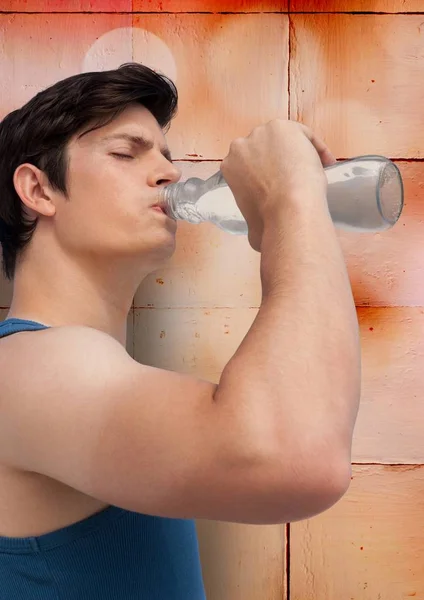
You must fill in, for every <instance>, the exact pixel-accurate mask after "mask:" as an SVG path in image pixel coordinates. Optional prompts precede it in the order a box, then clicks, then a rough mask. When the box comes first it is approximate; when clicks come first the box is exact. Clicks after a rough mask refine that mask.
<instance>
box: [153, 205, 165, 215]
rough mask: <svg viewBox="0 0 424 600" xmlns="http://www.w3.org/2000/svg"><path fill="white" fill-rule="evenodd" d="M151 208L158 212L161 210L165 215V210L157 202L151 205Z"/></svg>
mask: <svg viewBox="0 0 424 600" xmlns="http://www.w3.org/2000/svg"><path fill="white" fill-rule="evenodd" d="M152 209H153V210H156V211H158V212H161V213H162V214H164V215H166V212H165V210H164V209H163V208H162V207H161V206H159V205H158V204H155V205H154V206H152Z"/></svg>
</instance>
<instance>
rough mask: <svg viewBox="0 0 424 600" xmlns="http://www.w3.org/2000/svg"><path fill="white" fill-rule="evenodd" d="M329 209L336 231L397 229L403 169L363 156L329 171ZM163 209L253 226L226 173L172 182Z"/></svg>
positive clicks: (242, 230)
mask: <svg viewBox="0 0 424 600" xmlns="http://www.w3.org/2000/svg"><path fill="white" fill-rule="evenodd" d="M325 174H326V176H327V181H328V188H327V202H328V208H329V212H330V215H331V218H332V220H333V223H334V225H335V226H336V227H338V228H341V229H345V230H348V231H356V232H376V231H382V230H384V229H388V228H390V227H393V225H394V224H395V223H396V221H397V220H398V219H399V217H400V214H401V212H402V208H403V183H402V177H401V174H400V172H399V169H398V168H397V166H396V165H395V164H394V163H393V162H392V161H390V160H389V159H388V158H385V157H384V156H373V155H367V156H358V157H356V158H352V159H350V160H344V161H340V162H337V163H335V164H334V165H331V166H329V167H326V168H325ZM161 194H162V197H161V202H160V205H161V207H162V208H163V210H164V211H165V212H166V214H167V215H168V216H170V217H172V218H173V219H176V220H183V221H188V222H189V223H202V222H204V221H208V222H211V223H214V224H215V225H217V226H218V227H220V228H221V229H223V230H224V231H227V232H228V233H232V234H239V235H246V234H247V223H246V221H245V219H244V217H243V215H242V213H241V212H240V209H239V208H238V206H237V203H236V201H235V199H234V196H233V194H232V192H231V189H230V188H229V186H228V184H227V183H226V181H225V179H224V177H223V175H222V173H221V171H218V172H217V173H215V174H214V175H212V177H209V179H206V181H205V180H203V179H199V178H197V177H192V178H190V179H187V181H185V182H180V183H172V184H170V185H168V186H166V187H165V188H163V189H162V191H161Z"/></svg>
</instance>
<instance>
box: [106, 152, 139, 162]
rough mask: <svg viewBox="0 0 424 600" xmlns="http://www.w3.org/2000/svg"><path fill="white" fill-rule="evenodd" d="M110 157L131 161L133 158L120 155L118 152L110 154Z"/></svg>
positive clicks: (127, 155)
mask: <svg viewBox="0 0 424 600" xmlns="http://www.w3.org/2000/svg"><path fill="white" fill-rule="evenodd" d="M111 155H112V156H115V158H120V159H122V160H125V159H126V160H131V159H133V158H134V156H131V155H130V154H120V153H119V152H111Z"/></svg>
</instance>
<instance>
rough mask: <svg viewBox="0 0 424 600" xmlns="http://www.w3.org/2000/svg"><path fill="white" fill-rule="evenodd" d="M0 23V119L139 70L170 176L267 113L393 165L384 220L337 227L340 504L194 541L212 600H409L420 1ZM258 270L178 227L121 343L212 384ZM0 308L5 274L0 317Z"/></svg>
mask: <svg viewBox="0 0 424 600" xmlns="http://www.w3.org/2000/svg"><path fill="white" fill-rule="evenodd" d="M289 2H290V7H289V5H288V3H289ZM289 8H290V11H289ZM0 11H1V12H0V74H1V80H0V116H3V115H4V114H5V113H6V112H8V111H10V110H11V109H13V108H14V107H16V106H19V105H21V104H22V103H23V102H25V101H26V100H27V99H29V98H30V97H31V96H32V95H33V94H34V93H36V92H37V91H38V90H39V89H41V88H43V87H45V86H47V85H49V84H51V83H53V82H54V81H56V80H58V79H61V78H64V77H66V76H68V75H71V74H73V73H76V72H80V71H87V70H93V69H94V70H96V69H103V68H113V67H116V66H118V65H119V64H121V63H123V62H125V61H130V60H137V61H141V62H145V63H146V64H148V65H150V66H153V67H155V68H157V69H160V70H162V71H163V72H165V73H167V74H168V75H170V76H171V77H172V78H173V79H174V80H175V81H176V83H177V85H178V87H179V90H180V111H179V115H178V117H177V119H176V121H175V123H174V125H173V127H172V129H171V131H170V134H169V143H170V146H171V149H172V151H173V155H174V156H175V157H177V158H178V159H179V160H180V161H181V165H182V167H183V171H184V176H188V175H199V176H206V175H208V174H212V173H213V172H214V171H215V170H216V169H217V167H218V162H216V161H218V160H219V159H221V158H222V157H223V156H224V155H225V154H226V152H227V149H228V146H229V143H230V141H231V139H232V138H234V137H236V136H239V135H244V134H247V133H249V131H250V130H251V129H252V128H253V127H254V126H255V125H256V124H259V123H261V122H263V121H266V120H269V119H271V118H273V117H277V116H279V117H287V116H290V117H291V118H294V119H299V120H302V121H304V122H305V123H306V124H308V125H310V126H312V127H313V128H314V129H316V130H317V132H318V133H319V134H321V135H322V136H323V137H324V138H325V139H326V140H327V142H328V143H329V145H330V147H331V148H332V149H333V150H334V152H335V153H336V155H337V156H338V157H339V158H342V157H349V156H353V155H355V154H360V153H381V154H385V155H387V156H389V157H392V158H395V159H396V161H397V163H398V165H399V167H400V168H401V170H402V173H403V176H404V179H405V184H406V206H405V210H404V213H403V215H402V217H401V220H400V222H399V223H398V225H397V226H396V227H395V228H394V229H393V230H392V231H389V232H386V233H383V234H377V235H363V236H358V235H355V234H346V233H343V234H341V235H340V239H341V243H342V245H343V249H344V252H345V256H346V260H347V262H348V265H349V272H350V276H351V281H352V284H353V289H354V293H355V298H356V304H357V306H358V314H359V319H360V323H361V331H362V343H363V355H364V361H363V364H364V368H363V399H362V407H361V411H360V416H359V420H358V425H357V429H356V435H355V442H354V463H355V464H354V470H353V480H352V485H351V489H350V491H349V493H348V494H347V495H346V496H345V498H344V499H343V500H342V501H341V502H340V503H339V504H338V505H337V506H336V507H334V508H333V509H332V510H330V511H328V512H327V513H325V514H324V515H322V516H320V517H317V518H315V519H313V520H311V521H307V522H303V523H297V524H294V525H288V526H283V527H279V526H275V527H250V526H240V525H231V524H216V523H199V533H200V539H201V546H202V556H203V565H204V573H205V581H206V587H207V590H208V597H209V599H210V600H262V599H263V600H282V599H290V600H401V599H402V600H404V599H409V598H411V597H413V598H416V599H417V600H418V599H424V439H423V437H424V435H423V434H424V368H423V367H424V309H423V306H424V227H423V218H424V202H423V201H422V197H423V188H424V162H423V161H424V102H423V101H424V77H423V73H424V1H423V0H374V1H373V0H269V1H266V0H251V1H249V0H221V1H218V0H203V1H202V0H180V1H178V0H163V1H162V2H160V1H157V0H0ZM324 11H325V12H324ZM361 11H362V12H361ZM363 11H366V12H363ZM374 13H375V14H374ZM377 13H378V14H377ZM383 13H384V14H383ZM420 13H422V14H420ZM258 264H259V262H258V255H256V254H255V253H254V252H253V251H252V250H251V249H250V248H249V246H248V244H247V241H246V240H245V239H241V238H234V237H231V236H228V235H226V234H224V233H221V232H220V231H219V230H217V229H215V228H214V227H213V226H209V225H200V226H190V225H184V224H183V225H182V226H181V227H180V229H179V234H178V250H177V252H176V254H175V256H174V258H173V259H172V260H171V262H170V263H169V265H168V266H167V267H166V268H164V269H163V270H161V271H160V272H158V273H155V274H154V275H152V276H151V277H150V278H149V279H148V280H147V281H146V282H145V284H144V285H143V286H142V288H140V290H139V292H138V293H137V295H136V298H135V300H134V309H133V311H132V313H131V315H130V319H129V323H128V326H129V332H130V339H129V349H130V351H131V352H132V353H133V355H134V356H135V357H136V358H137V359H138V360H140V361H142V362H145V363H148V364H152V365H156V366H159V367H163V368H169V369H176V370H182V371H185V372H188V373H193V374H196V375H199V376H202V377H205V378H209V379H211V380H213V381H217V380H218V378H219V375H220V372H221V370H222V368H223V366H224V365H225V363H226V362H227V360H228V359H229V358H230V356H231V355H232V353H233V352H234V350H235V349H236V347H237V346H238V344H239V342H240V341H241V339H242V338H243V336H244V335H245V333H246V331H247V329H248V327H249V326H250V324H251V323H252V321H253V318H254V316H255V315H256V312H257V308H258V304H259V299H260V287H259V277H258ZM9 303H10V286H9V285H8V284H6V283H5V282H1V285H0V306H1V307H2V310H1V316H2V317H4V315H5V314H6V312H7V310H6V309H7V307H8V306H9ZM287 351H288V352H289V351H290V347H289V346H288V348H287Z"/></svg>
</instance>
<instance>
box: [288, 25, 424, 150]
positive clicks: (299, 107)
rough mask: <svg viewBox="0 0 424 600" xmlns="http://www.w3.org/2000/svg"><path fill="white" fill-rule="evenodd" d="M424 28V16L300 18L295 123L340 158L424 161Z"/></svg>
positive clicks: (295, 37)
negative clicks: (305, 126) (377, 156)
mask: <svg viewBox="0 0 424 600" xmlns="http://www.w3.org/2000/svg"><path fill="white" fill-rule="evenodd" d="M422 30H423V17H422V15H368V14H367V15H354V14H308V15H300V14H294V15H292V16H291V61H290V101H291V102H290V105H291V118H292V119H296V120H301V121H304V122H305V123H306V124H308V125H309V126H311V127H312V128H313V129H315V130H316V131H317V133H319V134H320V135H321V136H322V137H324V139H325V140H326V141H327V143H328V144H329V145H330V147H331V148H333V151H334V152H335V154H336V155H337V156H339V157H348V156H354V155H358V154H384V155H386V156H389V157H398V158H411V157H415V158H417V157H418V158H421V157H423V156H424V138H423V136H422V135H421V132H422V130H423V128H424V112H423V110H422V98H423V94H424V82H423V79H422V77H421V74H422V71H423V68H424V53H423V51H422V48H423V42H422V35H423V33H422Z"/></svg>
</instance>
